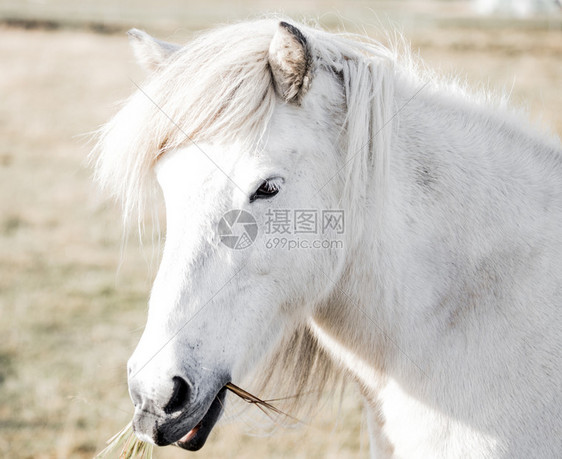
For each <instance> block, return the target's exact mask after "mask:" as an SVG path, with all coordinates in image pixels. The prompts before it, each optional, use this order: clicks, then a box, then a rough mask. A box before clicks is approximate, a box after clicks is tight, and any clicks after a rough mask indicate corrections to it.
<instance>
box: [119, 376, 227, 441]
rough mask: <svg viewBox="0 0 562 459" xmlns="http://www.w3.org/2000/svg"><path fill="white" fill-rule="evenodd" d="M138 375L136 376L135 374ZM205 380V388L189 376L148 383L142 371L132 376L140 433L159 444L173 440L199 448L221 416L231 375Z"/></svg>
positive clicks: (137, 424) (142, 436) (136, 430)
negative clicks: (140, 374)
mask: <svg viewBox="0 0 562 459" xmlns="http://www.w3.org/2000/svg"><path fill="white" fill-rule="evenodd" d="M135 376H136V377H135ZM213 379H214V381H205V382H206V383H208V384H206V389H205V390H204V391H203V390H201V387H202V386H201V385H198V386H197V387H196V386H194V385H193V384H192V383H190V382H189V381H188V380H187V379H186V378H183V377H181V376H174V377H172V378H171V379H170V380H169V381H168V380H165V381H163V380H161V379H160V378H159V380H158V381H157V384H153V385H152V387H148V386H147V384H146V381H143V379H141V378H139V377H138V375H134V376H129V392H130V395H131V399H132V400H133V403H134V405H135V414H134V417H133V429H134V431H135V434H136V435H137V437H138V438H139V439H140V440H142V441H145V442H149V443H153V444H155V445H157V446H167V445H170V444H172V443H175V444H177V445H178V446H180V447H181V448H184V449H188V450H191V451H196V450H198V449H200V448H201V447H202V446H203V445H204V444H205V441H206V440H207V437H208V436H209V434H210V433H211V430H212V429H213V427H214V426H215V424H216V422H217V421H218V420H219V418H220V416H221V414H222V411H223V407H224V399H225V395H226V388H225V385H226V383H227V382H228V381H229V378H226V377H225V378H213Z"/></svg>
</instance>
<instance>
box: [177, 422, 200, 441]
mask: <svg viewBox="0 0 562 459" xmlns="http://www.w3.org/2000/svg"><path fill="white" fill-rule="evenodd" d="M200 428H201V422H200V423H199V424H197V425H196V426H195V427H194V428H193V429H191V430H190V431H189V432H187V433H186V434H185V435H184V436H183V437H182V438H181V439H180V440H179V442H180V443H187V442H188V441H190V440H191V439H192V438H193V437H195V435H197V431H198V430H199V429H200Z"/></svg>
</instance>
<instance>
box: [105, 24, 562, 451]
mask: <svg viewBox="0 0 562 459" xmlns="http://www.w3.org/2000/svg"><path fill="white" fill-rule="evenodd" d="M130 35H131V39H132V43H133V45H134V49H135V52H136V54H137V56H138V58H139V60H140V61H141V62H142V63H143V64H144V65H145V66H146V67H147V68H149V69H151V71H152V73H151V75H150V77H149V79H148V81H147V83H146V84H145V85H144V86H142V88H140V87H139V90H138V91H137V92H136V93H135V94H134V95H133V96H132V97H131V98H130V99H129V100H128V101H127V103H126V104H125V105H124V106H123V108H122V109H121V111H120V112H119V113H118V114H117V115H116V116H115V117H114V118H113V119H112V120H111V121H110V122H109V123H108V124H107V125H106V126H105V128H104V130H103V132H102V134H101V138H100V140H99V143H98V145H97V147H96V149H95V152H96V155H97V156H96V157H97V178H98V180H99V181H100V182H101V184H102V185H103V186H105V187H106V188H107V189H109V191H110V192H111V193H113V194H114V195H115V196H116V197H117V198H118V199H119V200H121V202H122V204H123V207H124V214H125V217H126V218H127V219H128V218H129V217H130V216H131V215H133V214H134V213H135V212H136V211H137V210H139V211H142V210H143V208H144V207H146V206H145V203H147V198H146V196H147V193H148V194H150V193H151V190H153V189H154V188H155V187H154V186H153V185H154V183H155V180H154V178H156V180H157V182H158V183H159V184H160V187H161V189H162V192H163V196H164V200H165V205H166V213H167V223H166V225H167V230H166V231H167V235H166V241H165V248H164V253H163V258H162V261H161V266H160V269H159V272H158V275H157V277H156V280H155V282H154V286H153V290H152V294H151V297H150V303H149V312H148V321H147V324H146V329H145V331H144V333H143V335H142V338H141V340H140V342H139V344H138V347H137V349H136V350H135V352H134V354H133V355H132V357H131V359H130V361H129V364H128V370H129V389H130V394H131V397H132V399H133V402H134V405H135V415H134V422H133V424H134V428H135V431H136V433H137V435H138V436H139V438H141V439H142V440H145V441H149V442H153V443H155V444H157V445H167V444H170V443H177V444H178V445H179V446H181V447H183V448H186V449H190V450H195V449H198V448H200V447H201V446H202V445H203V444H204V442H205V440H206V438H207V436H208V434H209V432H210V431H211V429H212V428H213V426H214V424H215V422H216V421H217V419H218V418H219V416H220V414H221V412H222V408H223V400H224V398H225V397H224V395H225V384H226V383H227V382H229V381H233V382H234V383H239V382H243V383H245V384H252V382H255V381H257V379H258V378H261V380H262V381H261V383H263V384H262V385H261V386H255V387H262V388H265V389H264V390H269V391H270V392H276V393H277V395H278V396H288V395H291V394H292V393H293V392H294V391H295V390H296V391H297V392H305V390H304V389H305V388H310V387H312V388H316V389H318V391H317V393H319V392H320V389H321V388H322V387H324V385H325V384H326V383H327V381H330V378H329V376H330V375H333V374H336V373H337V372H338V371H339V373H340V374H342V375H343V377H345V378H346V379H347V380H351V381H356V382H357V384H358V385H359V387H360V388H361V391H362V393H363V395H364V397H365V400H366V405H367V406H368V416H369V432H370V437H371V440H372V441H371V443H372V445H371V453H372V455H373V456H374V457H391V456H395V457H420V458H428V457H451V458H458V457H486V458H492V457H510V458H512V457H522V458H528V457H545V458H546V457H549V458H550V457H555V456H558V457H560V454H562V319H561V318H562V310H561V308H562V230H561V225H562V154H561V147H560V142H559V140H557V139H556V138H550V137H549V136H548V134H545V133H541V132H538V131H536V130H534V129H533V128H531V127H529V126H528V123H527V122H526V121H525V120H524V119H523V118H522V117H521V116H520V115H518V114H514V113H513V112H512V111H509V110H508V109H506V108H505V107H504V106H503V104H502V103H501V102H492V101H490V100H487V99H486V97H485V96H479V97H477V96H470V95H469V94H468V93H467V92H466V91H464V90H463V89H460V88H459V87H458V86H454V85H452V84H448V83H445V82H443V81H438V80H437V79H435V77H433V76H432V75H431V74H430V73H428V72H427V71H422V70H420V69H419V68H418V67H416V66H415V65H414V64H413V59H411V58H408V57H407V56H406V57H405V58H404V56H402V57H401V56H400V53H397V52H393V51H390V50H388V49H386V48H384V47H383V46H382V45H379V44H377V43H374V42H372V41H368V40H360V39H358V38H357V37H355V38H353V37H343V36H339V35H333V34H329V33H326V32H323V31H320V30H316V29H313V28H309V27H306V26H303V25H291V24H288V23H286V22H279V21H278V20H273V19H265V20H259V21H256V22H247V23H241V24H237V25H231V26H226V27H223V28H219V29H216V30H213V31H211V32H207V33H204V34H201V35H200V36H198V37H197V38H196V39H195V40H194V41H192V42H191V43H189V44H187V45H186V46H184V47H179V46H175V45H171V44H168V43H164V42H161V41H158V40H155V39H153V38H151V37H150V36H148V35H147V34H145V33H143V32H140V31H136V30H133V31H131V32H130ZM156 189H157V188H156ZM232 210H236V211H235V212H230V211H232ZM304 211H307V212H308V213H309V214H308V220H306V222H308V223H309V224H310V225H309V226H306V229H308V230H309V231H302V232H300V233H299V234H297V232H298V231H297V229H298V226H297V224H298V223H299V222H300V223H302V222H303V221H304V220H303V219H302V212H304ZM299 212H301V213H300V214H299ZM328 212H341V214H340V215H339V216H338V217H337V218H336V217H335V216H334V215H332V217H333V220H331V221H330V220H329V219H328V220H325V219H323V218H322V217H325V215H324V213H328ZM342 214H343V215H342ZM311 215H315V216H316V217H317V220H316V221H314V223H316V224H317V226H316V227H314V226H312V222H313V218H312V217H311ZM299 216H300V217H301V220H298V218H299ZM340 217H343V218H340ZM272 223H274V224H275V225H272ZM300 223H299V224H300ZM321 223H322V224H321ZM301 229H302V228H301ZM311 229H312V230H311ZM275 230H278V233H277V234H276V233H275ZM281 230H283V231H284V233H283V232H282V231H281ZM274 236H275V237H274ZM237 240H238V242H240V241H242V240H243V241H244V244H241V245H240V244H238V242H236V241H237ZM319 240H320V242H321V244H316V243H317V242H318V241H319ZM291 242H293V245H292V246H291V245H290V244H291ZM336 242H339V244H335V243H336ZM315 244H316V246H318V247H316V248H314V247H315ZM320 246H321V247H320ZM240 247H245V248H240ZM251 387H254V386H251ZM307 397H308V398H310V397H312V396H311V395H310V394H308V395H307ZM296 405H298V404H295V406H296ZM296 413H297V412H296V411H291V413H290V414H296Z"/></svg>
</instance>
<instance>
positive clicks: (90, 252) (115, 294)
mask: <svg viewBox="0 0 562 459" xmlns="http://www.w3.org/2000/svg"><path fill="white" fill-rule="evenodd" d="M15 4H16V3H10V2H7V3H6V4H3V6H2V8H4V9H5V8H6V5H8V6H10V5H12V6H13V5H15ZM17 4H21V2H17ZM57 4H59V5H60V4H64V2H59V3H57ZM107 4H109V3H107ZM103 5H106V3H104V4H103ZM244 5H250V6H251V5H254V4H252V2H247V4H244ZM305 5H306V8H308V9H314V8H317V6H314V5H316V3H315V4H314V5H313V2H306V3H305ZM250 6H248V8H249V9H251V8H250ZM61 8H62V7H61ZM0 10H1V9H0ZM205 11H211V7H210V6H209V7H207V10H205ZM249 12H252V11H247V10H246V9H245V10H244V11H243V12H242V13H244V14H246V13H249ZM254 12H255V11H254ZM203 13H204V12H203ZM242 13H239V12H237V13H236V14H235V15H234V16H235V17H236V15H238V16H239V15H241V14H242ZM26 14H27V13H26ZM205 14H206V13H204V14H202V16H201V18H200V23H201V24H205V25H207V22H206V21H207V16H205ZM209 14H210V13H209ZM215 14H216V15H217V16H218V17H217V18H216V19H213V21H214V22H217V21H222V20H226V19H227V17H226V16H224V15H223V16H220V14H219V13H215ZM146 21H147V22H149V19H146ZM193 21H195V19H193ZM158 27H160V28H161V29H165V28H166V27H167V26H166V22H165V21H163V22H159V23H158ZM167 30H168V33H167V34H165V35H164V36H169V35H171V34H172V32H173V31H174V30H175V29H167ZM412 33H413V42H414V47H416V48H418V47H419V48H420V51H421V54H422V56H424V57H425V58H426V60H427V61H429V63H430V64H432V65H437V66H440V67H443V68H444V69H445V70H449V71H450V70H455V71H456V72H460V73H465V74H467V76H468V78H469V80H471V81H486V82H489V83H490V84H491V85H492V86H493V87H496V88H497V87H502V86H505V87H507V88H511V87H512V85H513V99H514V100H515V101H516V102H523V101H525V103H527V104H528V106H529V109H530V111H531V113H532V115H533V117H534V118H537V117H540V116H542V117H543V119H544V121H545V122H546V123H548V124H550V125H551V126H553V127H554V130H555V131H557V132H558V133H559V134H560V133H561V132H562V112H560V107H561V106H562V92H561V91H560V87H561V79H562V41H561V40H560V32H559V31H557V30H548V29H541V30H532V29H515V28H512V27H508V28H505V27H504V28H501V29H498V28H493V27H491V28H488V29H479V28H476V27H472V28H470V27H467V26H463V27H462V28H458V27H456V26H451V27H449V26H442V27H439V28H431V27H429V26H428V25H427V24H426V26H425V27H423V28H420V29H416V30H413V32H412ZM175 35H176V36H178V37H180V38H181V39H184V38H187V37H188V35H189V33H188V31H187V30H182V31H179V32H175ZM0 62H2V72H0V101H1V103H0V135H1V138H2V139H3V143H2V144H1V145H0V254H1V256H0V451H1V452H2V453H1V454H0V455H2V456H3V457H10V458H25V457H33V458H66V457H92V456H93V455H94V454H95V453H96V452H97V451H99V450H101V449H102V448H103V445H104V443H105V440H106V439H107V438H109V437H111V435H112V434H114V433H115V432H116V431H118V429H119V428H120V427H121V426H123V425H125V424H126V423H127V422H128V421H129V420H130V417H131V414H132V406H131V404H130V401H129V399H128V396H127V387H126V376H125V362H126V359H127V357H128V356H129V354H130V353H131V352H132V350H133V348H134V346H135V344H136V342H137V341H138V339H139V337H140V333H141V331H142V327H143V325H144V321H145V304H146V297H147V294H148V291H149V288H150V283H151V279H152V276H153V274H154V267H153V266H152V267H150V266H151V264H150V259H151V257H152V253H151V251H150V249H145V250H144V251H143V250H140V249H139V246H138V244H137V243H136V241H134V240H131V242H130V243H129V244H128V245H127V247H126V249H125V251H124V256H123V260H122V263H121V259H120V253H121V228H120V220H119V216H118V214H117V211H116V210H115V209H114V208H113V206H112V205H110V204H108V203H106V202H104V201H103V200H101V199H100V198H99V197H98V196H97V193H96V192H95V188H94V186H93V185H92V184H91V182H90V171H89V170H88V168H87V167H86V165H85V159H86V155H87V152H88V146H87V145H86V144H85V141H84V139H83V137H80V134H83V133H86V132H89V131H92V130H93V129H95V128H96V127H97V126H98V125H99V124H101V123H102V122H103V121H104V120H107V119H108V117H109V116H110V114H111V113H113V112H114V109H115V108H114V105H115V102H116V101H118V100H119V99H122V98H124V97H126V96H127V95H128V94H129V93H130V92H131V91H132V90H133V89H134V87H133V84H132V83H131V81H130V79H129V77H131V78H132V79H134V80H136V81H139V80H140V79H141V78H142V75H141V73H140V71H138V70H137V68H136V66H135V65H134V63H133V60H132V55H131V53H130V52H129V49H128V44H127V40H126V38H125V37H124V36H121V35H114V36H108V35H96V34H92V33H87V32H81V31H78V30H60V31H54V32H48V31H40V30H36V31H24V30H20V29H10V28H3V29H2V28H0ZM146 259H147V260H148V261H146ZM152 265H154V263H153V264H152ZM118 266H120V269H119V270H117V268H118ZM232 401H233V400H229V403H230V402H232ZM230 404H231V405H233V406H232V407H231V408H230V409H229V411H228V412H227V416H226V418H227V421H228V419H229V418H232V417H234V415H235V414H236V413H237V412H238V411H241V410H240V407H241V405H240V404H238V405H236V404H232V403H230ZM253 411H257V410H246V411H241V413H242V414H241V415H240V416H238V417H237V419H236V422H235V423H229V422H226V423H225V424H224V425H222V426H218V427H217V429H216V430H215V431H214V432H213V433H212V434H211V437H210V438H209V441H208V443H207V445H206V446H205V448H203V450H202V451H201V452H199V453H196V455H197V454H198V455H199V456H205V457H207V456H208V457H237V458H238V457H284V456H291V457H365V456H366V455H367V451H368V446H367V445H366V443H365V440H366V432H365V428H364V426H363V423H362V415H361V412H360V400H359V398H358V397H357V396H356V394H354V393H352V392H351V393H349V394H347V395H346V396H344V398H343V401H342V403H341V407H340V406H339V404H338V403H337V402H336V403H327V406H326V408H325V409H324V410H323V411H322V412H321V413H322V414H321V415H320V416H319V417H318V418H317V419H315V420H314V421H313V422H312V423H311V426H310V427H309V428H306V429H304V428H300V429H277V431H276V432H275V435H273V436H271V437H270V438H266V439H264V438H256V437H253V436H248V435H244V434H243V433H244V431H250V432H256V431H257V432H261V429H260V426H261V423H262V422H265V420H264V419H263V418H259V417H258V418H256V417H255V416H254V414H253ZM185 454H186V453H185V452H182V451H179V450H177V448H164V449H162V450H156V451H155V456H156V457H180V456H181V457H185Z"/></svg>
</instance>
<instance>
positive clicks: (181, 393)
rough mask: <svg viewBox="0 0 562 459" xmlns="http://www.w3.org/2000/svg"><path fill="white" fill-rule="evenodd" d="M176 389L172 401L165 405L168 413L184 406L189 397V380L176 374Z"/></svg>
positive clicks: (174, 379)
mask: <svg viewBox="0 0 562 459" xmlns="http://www.w3.org/2000/svg"><path fill="white" fill-rule="evenodd" d="M172 380H173V381H174V390H173V392H172V397H171V398H170V401H169V402H168V403H167V404H166V406H165V407H164V411H165V412H166V413H168V414H170V413H173V412H174V411H178V410H180V409H182V408H183V406H184V405H185V403H186V402H187V399H188V398H189V385H188V384H187V381H186V380H185V379H183V378H181V377H180V376H174V377H173V378H172Z"/></svg>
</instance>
